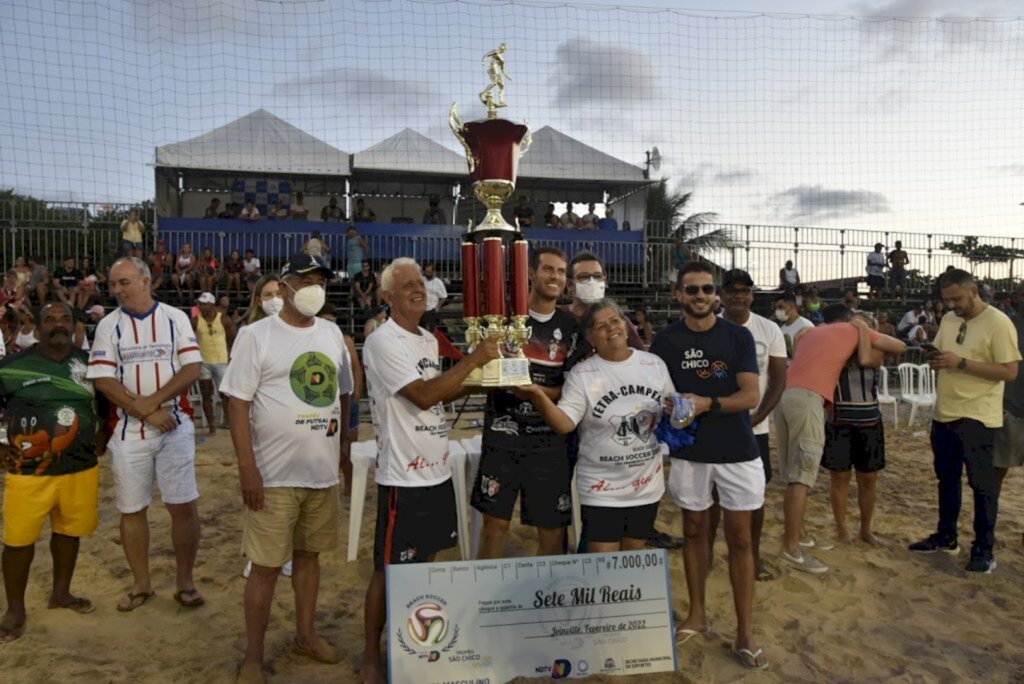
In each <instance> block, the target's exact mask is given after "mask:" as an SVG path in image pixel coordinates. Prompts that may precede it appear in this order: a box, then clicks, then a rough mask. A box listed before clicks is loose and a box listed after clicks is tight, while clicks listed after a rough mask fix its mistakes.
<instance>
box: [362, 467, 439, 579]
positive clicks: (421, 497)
mask: <svg viewBox="0 0 1024 684" xmlns="http://www.w3.org/2000/svg"><path fill="white" fill-rule="evenodd" d="M458 527H459V524H458V519H457V517H456V513H455V488H454V487H453V486H452V482H451V480H446V481H444V482H442V483H441V484H436V485H433V486H430V487H388V486H385V485H377V529H376V534H375V536H374V542H373V567H374V569H375V570H383V569H384V567H385V566H387V565H398V564H400V563H423V562H425V561H426V559H427V557H428V556H430V555H432V554H435V553H437V552H438V551H441V550H442V549H450V548H451V547H453V546H455V544H456V543H457V541H458Z"/></svg>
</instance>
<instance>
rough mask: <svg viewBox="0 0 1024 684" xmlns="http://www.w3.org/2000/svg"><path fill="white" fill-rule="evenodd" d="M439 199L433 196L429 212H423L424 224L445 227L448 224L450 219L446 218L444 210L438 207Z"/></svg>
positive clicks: (428, 208) (428, 207)
mask: <svg viewBox="0 0 1024 684" xmlns="http://www.w3.org/2000/svg"><path fill="white" fill-rule="evenodd" d="M439 201H440V200H439V199H438V197H437V195H431V196H430V200H429V203H428V205H427V210H426V211H424V212H423V223H424V224H425V225H428V226H444V225H447V224H448V217H447V216H445V213H444V209H442V208H441V207H440V206H438V203H439Z"/></svg>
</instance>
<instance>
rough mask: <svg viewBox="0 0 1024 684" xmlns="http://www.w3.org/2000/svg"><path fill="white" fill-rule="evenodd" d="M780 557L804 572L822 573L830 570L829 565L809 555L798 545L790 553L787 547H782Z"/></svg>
mask: <svg viewBox="0 0 1024 684" xmlns="http://www.w3.org/2000/svg"><path fill="white" fill-rule="evenodd" d="M779 558H780V559H781V560H782V562H783V563H786V564H787V565H789V566H790V567H793V568H796V569H797V570H801V571H803V572H810V573H813V574H815V575H820V574H821V573H823V572H828V566H827V565H825V564H824V563H822V562H821V561H820V560H818V559H817V558H814V557H813V556H809V555H807V552H806V551H804V550H803V549H802V548H800V547H799V546H797V547H796V551H793V552H792V553H790V552H789V551H786V549H782V551H781V552H780V553H779Z"/></svg>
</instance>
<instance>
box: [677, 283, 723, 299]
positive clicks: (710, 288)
mask: <svg viewBox="0 0 1024 684" xmlns="http://www.w3.org/2000/svg"><path fill="white" fill-rule="evenodd" d="M715 289H716V288H715V286H714V285H687V286H686V287H684V288H683V292H685V293H686V294H688V295H690V296H691V297H693V296H694V295H696V294H697V293H698V292H703V293H704V294H706V295H712V294H715Z"/></svg>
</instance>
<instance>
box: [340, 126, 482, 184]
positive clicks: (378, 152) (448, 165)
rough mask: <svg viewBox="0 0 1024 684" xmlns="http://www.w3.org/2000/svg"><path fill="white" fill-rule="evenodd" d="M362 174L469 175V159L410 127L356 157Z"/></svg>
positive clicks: (353, 164)
mask: <svg viewBox="0 0 1024 684" xmlns="http://www.w3.org/2000/svg"><path fill="white" fill-rule="evenodd" d="M352 168H353V169H355V170H356V172H359V171H397V172H401V173H424V174H431V175H447V176H466V175H468V174H469V167H468V166H467V164H466V158H465V157H463V156H462V155H461V154H457V153H456V152H453V151H452V150H449V149H448V148H447V147H445V146H443V145H441V144H440V143H437V142H434V141H433V140H431V139H430V138H428V137H426V136H425V135H422V134H421V133H417V132H416V131H414V130H413V129H411V128H406V129H404V130H401V131H399V132H398V133H395V134H394V135H393V136H391V137H390V138H387V139H385V140H382V141H380V142H379V143H377V144H376V145H373V146H372V147H368V148H366V149H365V150H363V151H362V152H357V153H356V154H354V155H353V160H352Z"/></svg>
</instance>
